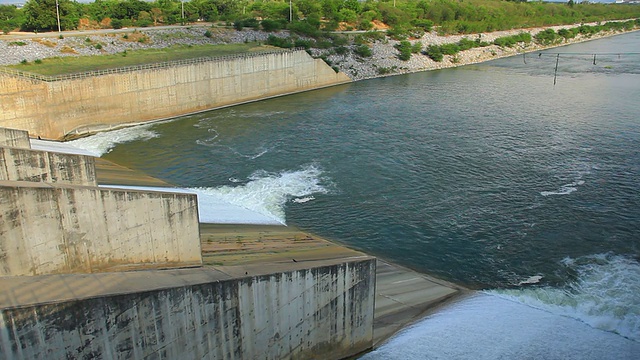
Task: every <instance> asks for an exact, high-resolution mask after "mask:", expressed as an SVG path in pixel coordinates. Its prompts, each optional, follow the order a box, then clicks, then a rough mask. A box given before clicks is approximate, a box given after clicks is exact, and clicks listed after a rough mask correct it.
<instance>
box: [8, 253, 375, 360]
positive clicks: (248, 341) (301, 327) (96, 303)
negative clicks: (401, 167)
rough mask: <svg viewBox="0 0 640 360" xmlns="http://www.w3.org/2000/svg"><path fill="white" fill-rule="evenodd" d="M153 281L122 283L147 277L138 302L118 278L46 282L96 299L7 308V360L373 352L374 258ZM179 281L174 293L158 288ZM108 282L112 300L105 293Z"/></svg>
mask: <svg viewBox="0 0 640 360" xmlns="http://www.w3.org/2000/svg"><path fill="white" fill-rule="evenodd" d="M190 272H193V273H194V275H193V276H189V275H188V274H189V273H190ZM145 273H146V276H141V275H140V274H136V273H123V274H119V275H118V276H120V277H137V279H138V280H137V281H138V282H139V284H137V286H133V287H134V288H137V291H136V292H134V293H128V294H126V293H125V292H126V291H124V290H122V289H120V290H118V288H119V285H118V283H115V282H114V281H104V279H108V278H109V277H111V276H113V274H92V275H63V276H46V277H44V278H45V280H43V281H42V282H43V283H47V284H51V286H55V285H56V284H58V288H61V289H62V288H71V289H77V288H79V287H82V286H86V285H89V287H90V288H92V289H93V290H94V293H93V294H91V295H85V296H84V297H83V298H76V299H73V300H66V301H59V300H56V296H59V295H60V294H63V293H64V292H63V291H58V292H54V293H53V295H50V296H46V295H47V294H46V293H43V294H41V298H39V299H38V301H37V304H34V305H28V306H22V307H15V306H12V304H11V303H3V304H0V305H2V310H1V312H0V354H2V355H0V356H4V357H5V358H7V359H61V358H74V359H75V358H96V359H114V358H121V359H147V358H160V359H310V358H322V359H338V358H343V357H347V356H351V355H354V354H356V353H359V352H361V351H363V350H366V349H368V348H370V347H371V344H372V336H373V307H374V291H373V290H374V283H375V259H373V258H366V259H360V260H357V261H351V262H342V263H338V264H333V265H325V266H321V267H315V268H308V269H299V270H292V271H287V272H281V273H274V274H269V275H261V276H247V277H243V278H237V279H225V277H226V276H227V275H226V274H224V273H220V272H217V271H215V270H210V269H206V268H205V269H184V270H167V271H145ZM177 273H181V274H182V276H179V281H177V282H174V284H175V286H174V287H162V286H161V287H160V288H159V289H158V288H154V287H155V285H157V284H164V283H165V281H166V279H175V278H176V274H177ZM185 274H187V275H185ZM33 279H35V278H33ZM16 280H19V278H4V279H3V278H0V286H1V287H2V288H3V289H7V291H8V292H9V293H14V292H20V291H21V289H22V287H23V286H24V284H21V283H20V282H19V281H18V282H17V283H16ZM184 281H187V282H189V284H187V285H184V284H182V283H183V282H184ZM201 281H204V282H201ZM102 283H106V284H107V285H108V286H109V287H110V289H109V291H108V292H105V293H102V291H101V289H102V287H101V286H99V285H95V284H102ZM123 283H124V284H127V282H126V281H125V282H123ZM92 284H94V285H93V286H92ZM129 287H131V286H130V285H129ZM118 291H119V292H118Z"/></svg>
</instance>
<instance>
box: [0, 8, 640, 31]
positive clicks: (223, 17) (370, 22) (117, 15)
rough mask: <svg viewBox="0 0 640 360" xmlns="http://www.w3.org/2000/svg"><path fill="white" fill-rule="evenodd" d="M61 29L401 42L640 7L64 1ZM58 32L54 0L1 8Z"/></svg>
mask: <svg viewBox="0 0 640 360" xmlns="http://www.w3.org/2000/svg"><path fill="white" fill-rule="evenodd" d="M58 3H59V11H60V26H61V28H62V29H63V30H72V29H91V28H94V29H97V28H121V27H133V26H134V27H146V26H153V25H167V24H177V23H186V22H196V21H208V22H222V23H224V24H225V25H228V26H234V27H236V29H243V28H261V29H264V30H266V31H275V30H279V29H285V28H287V29H289V30H291V31H294V32H297V33H301V34H305V35H311V36H319V35H320V34H321V32H322V31H325V30H328V31H332V30H337V29H340V30H371V29H373V28H374V26H378V25H384V26H385V27H388V28H389V31H390V33H391V34H392V35H393V36H394V37H396V38H406V37H408V36H416V35H419V34H421V33H423V32H424V31H429V30H431V29H432V28H433V27H437V29H438V31H439V32H441V33H446V34H453V33H479V32H489V31H496V30H507V29H514V28H526V27H536V26H548V25H562V24H575V23H583V22H599V21H605V20H613V19H630V18H637V17H640V6H629V5H623V4H600V3H596V4H590V3H587V2H582V3H579V4H576V3H574V2H573V1H570V2H569V3H566V4H565V3H543V2H519V1H501V0H366V1H358V0H292V1H291V5H292V6H291V8H290V7H289V4H290V2H289V1H287V0H190V1H184V2H181V1H180V0H154V1H151V2H148V1H142V0H95V1H94V2H91V3H80V2H76V1H71V0H58ZM18 28H19V29H22V30H27V31H49V30H57V29H58V23H57V17H56V0H28V1H27V2H26V4H25V6H24V8H22V9H17V8H16V7H15V6H13V5H0V30H3V31H4V32H8V31H12V30H15V29H18Z"/></svg>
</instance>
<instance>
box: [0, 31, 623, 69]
mask: <svg viewBox="0 0 640 360" xmlns="http://www.w3.org/2000/svg"><path fill="white" fill-rule="evenodd" d="M574 26H578V25H574ZM571 27H573V26H554V27H550V28H552V29H554V30H556V31H557V30H559V29H561V28H571ZM545 29H547V28H533V29H519V30H509V31H498V32H492V33H482V34H471V35H450V36H439V35H437V33H436V32H430V33H427V34H425V35H424V36H422V37H421V38H419V39H413V40H411V42H412V43H416V42H420V43H421V44H422V47H423V48H426V47H428V46H429V45H442V44H446V43H456V42H458V41H460V40H461V39H462V38H468V39H470V40H476V39H478V38H480V40H482V41H484V42H489V43H491V42H493V41H494V40H495V39H496V38H499V37H503V36H509V35H516V34H518V33H521V32H529V33H530V34H531V35H532V36H535V35H536V34H537V33H538V32H540V31H543V30H545ZM615 34H617V33H616V32H602V33H599V34H597V35H592V36H591V37H583V36H581V35H578V36H577V37H576V38H574V39H570V40H568V41H564V42H561V43H558V44H554V45H553V46H560V45H566V44H571V43H576V42H581V41H586V40H592V39H595V38H601V37H605V36H611V35H615ZM205 35H207V36H205ZM269 35H275V36H279V37H288V36H289V34H288V32H286V31H283V32H278V33H267V32H263V31H255V30H242V31H236V30H232V29H225V28H211V27H204V26H194V27H191V28H176V29H163V30H154V29H141V30H131V31H129V32H125V33H117V34H105V35H87V36H68V37H64V38H55V37H43V38H37V37H36V38H31V39H24V40H11V39H2V37H0V53H2V54H3V56H2V57H0V65H11V64H19V63H20V62H21V61H28V62H32V61H35V60H37V59H45V58H50V57H56V56H86V55H103V54H116V53H122V52H124V51H130V50H138V49H149V48H164V47H168V46H172V45H202V44H230V43H242V42H250V41H259V42H265V41H266V40H267V38H268V37H269ZM398 43H399V41H395V40H392V39H389V38H385V39H384V40H378V41H373V42H371V43H369V46H370V48H371V50H372V56H371V57H366V58H363V57H359V56H357V55H355V54H354V52H353V50H354V49H355V45H349V46H347V48H349V50H350V51H347V52H346V53H344V54H342V55H339V54H337V53H336V51H335V49H315V48H312V49H310V51H309V52H310V53H311V54H312V55H313V56H316V57H323V58H325V59H326V60H327V61H328V63H329V64H330V65H332V66H334V67H335V68H337V69H339V70H340V71H343V72H345V73H346V74H347V75H349V77H351V78H352V79H353V80H362V79H368V78H374V77H380V76H388V75H395V74H403V73H411V72H417V71H425V70H433V69H442V68H448V67H455V66H461V65H467V64H474V63H479V62H483V61H488V60H492V59H496V58H500V57H506V56H512V55H517V54H519V53H522V52H530V51H536V50H541V49H543V48H548V47H550V46H547V47H543V46H540V45H536V44H533V43H531V44H528V45H525V44H519V45H517V46H516V47H513V48H508V47H504V48H503V47H499V46H496V45H491V46H486V47H481V48H474V49H470V50H466V51H463V52H460V53H458V54H457V55H456V56H455V57H453V56H445V57H444V60H443V61H442V62H435V61H433V60H431V59H430V58H429V57H428V56H426V55H423V54H414V55H413V56H411V59H409V60H408V61H402V60H400V59H398V50H396V48H395V45H396V44H398Z"/></svg>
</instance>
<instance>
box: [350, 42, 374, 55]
mask: <svg viewBox="0 0 640 360" xmlns="http://www.w3.org/2000/svg"><path fill="white" fill-rule="evenodd" d="M353 52H354V53H355V54H356V55H358V56H360V57H371V56H372V55H373V53H372V52H371V48H370V47H368V46H367V45H365V44H362V45H359V46H357V47H356V48H355V49H354V50H353Z"/></svg>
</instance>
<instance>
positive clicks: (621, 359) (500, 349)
mask: <svg viewBox="0 0 640 360" xmlns="http://www.w3.org/2000/svg"><path fill="white" fill-rule="evenodd" d="M639 353H640V343H637V342H635V341H632V340H629V339H625V338H623V337H621V336H618V335H616V334H613V333H610V332H604V331H601V330H598V329H594V328H592V327H590V326H588V325H586V324H584V323H581V322H579V321H577V320H575V319H571V318H567V317H564V316H559V315H556V314H554V313H551V312H547V311H543V310H540V309H535V308H532V307H529V306H526V305H524V304H521V303H519V302H515V301H510V300H508V299H503V298H500V297H498V296H496V295H492V294H484V293H480V294H475V295H473V296H471V297H469V298H465V299H464V300H462V301H460V302H457V303H455V304H453V305H451V306H449V307H447V308H445V309H443V310H441V311H438V312H436V313H435V314H433V315H430V316H429V317H427V318H425V319H424V320H422V321H420V322H418V323H417V324H415V325H414V326H412V327H410V328H408V329H405V330H403V331H402V332H400V333H399V334H398V335H396V336H394V337H393V338H392V339H391V340H390V341H389V342H388V343H386V344H384V345H383V346H381V347H380V348H379V349H377V350H375V351H373V352H371V353H369V354H366V355H365V356H363V357H362V359H407V360H413V359H474V360H475V359H479V360H484V359H487V360H493V359H580V360H595V359H617V360H627V359H628V360H631V359H637V355H638V354H639Z"/></svg>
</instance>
